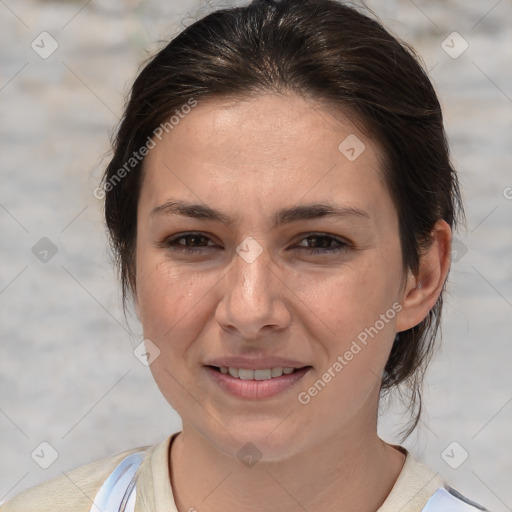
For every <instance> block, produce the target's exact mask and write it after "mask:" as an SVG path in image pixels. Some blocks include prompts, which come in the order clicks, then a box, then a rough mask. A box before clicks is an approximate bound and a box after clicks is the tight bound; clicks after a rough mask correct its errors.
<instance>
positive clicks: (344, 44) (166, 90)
mask: <svg viewBox="0 0 512 512" xmlns="http://www.w3.org/2000/svg"><path fill="white" fill-rule="evenodd" d="M266 92H277V93H281V92H291V93H295V94H298V95H301V96H302V97H304V98H307V99H309V100H314V101H323V102H326V103H328V104H330V105H335V106H336V108H337V109H339V111H340V112H342V113H347V112H348V113H353V114H355V116H356V118H357V119H358V120H359V121H360V122H361V123H362V125H363V127H365V128H366V129H367V130H368V131H369V132H371V133H372V134H373V135H374V137H375V138H376V140H377V141H378V143H379V144H380V146H381V148H382V150H383V152H384V155H385V161H384V162H383V169H382V172H383V174H384V177H385V180H386V184H387V186H388V188H389V191H390V194H391V196H392V199H393V201H394V204H395V206H396V208H397V212H398V216H399V229H400V239H401V247H402V254H403V261H404V270H406V269H410V270H411V271H412V272H416V271H417V270H418V264H419V258H420V254H421V250H422V249H424V248H426V247H428V245H429V242H430V240H431V238H430V236H431V230H432V228H433V226H434V224H435V222H436V221H437V220H439V219H444V220H445V221H446V222H447V223H448V224H449V225H450V226H451V227H452V228H453V227H455V224H456V222H457V221H458V217H459V215H460V218H463V216H464V212H463V207H462V201H461V198H460V192H459V186H458V181H457V176H456V174H455V171H454V169H453V167H452V165H451V163H450V158H449V149H448V145H447V141H446V136H445V131H444V127H443V119H442V113H441V108H440V105H439V102H438V99H437V97H436V94H435V91H434V89H433V87H432V84H431V82H430V80H429V79H428V77H427V75H426V73H425V71H424V70H423V69H422V67H421V65H420V64H419V63H418V58H417V57H416V56H415V53H414V51H413V50H412V48H411V47H409V46H408V45H407V44H406V43H404V42H402V41H399V40H398V39H397V38H395V37H393V36H392V35H391V34H389V33H388V32H387V31H386V30H385V29H384V27H383V26H382V25H381V24H380V22H379V21H377V20H376V19H374V17H373V16H372V17H370V16H369V15H365V14H362V13H361V12H359V11H358V10H357V9H355V8H353V7H349V6H346V5H343V4H341V3H338V2H336V1H335V0H281V1H278V0H254V1H252V2H251V3H250V4H249V5H248V6H246V7H237V8H226V9H220V10H217V11H215V12H212V13H210V14H209V15H207V16H205V17H204V18H202V19H200V20H198V21H196V22H195V23H193V24H192V25H190V26H188V27H187V28H186V29H185V30H183V31H182V32H181V33H179V34H178V35H177V36H176V37H175V38H174V39H173V40H172V41H170V42H169V43H168V44H167V45H166V46H165V47H164V48H163V49H161V50H160V51H159V52H158V53H157V54H156V55H155V56H154V57H153V58H152V59H151V60H150V61H149V62H148V63H147V64H146V65H145V67H144V68H143V70H142V71H141V72H140V74H139V75H138V77H137V79H136V80H135V82H134V84H133V88H132V91H131V95H130V98H129V101H128V103H127V105H126V108H125V111H124V115H123V118H122V120H121V123H120V125H119V128H118V132H117V136H116V139H115V141H114V143H113V146H114V154H113V157H112V160H111V161H110V163H109V165H108V167H107V169H106V171H105V174H104V177H103V182H102V186H103V187H104V191H105V193H106V194H105V219H106V223H107V227H108V230H109V234H110V240H111V244H112V248H113V251H114V256H115V258H116V263H117V264H118V268H119V271H120V277H121V282H122V291H123V303H124V304H126V297H127V294H128V292H130V291H132V292H133V291H134V290H135V240H136V221H137V202H138V197H139V192H140V188H141V177H142V167H143V159H140V161H134V162H133V164H134V165H133V166H132V167H131V168H129V169H127V167H126V162H128V161H130V159H131V158H133V154H134V152H137V151H138V150H139V149H140V148H141V147H143V146H144V145H146V144H147V141H149V140H150V139H151V138H152V137H153V138H154V134H155V129H156V128H157V127H158V126H159V125H161V124H162V123H165V122H166V120H168V119H169V116H172V115H173V114H174V113H178V112H179V109H181V108H182V107H183V105H186V104H187V103H189V102H190V101H191V99H193V101H201V100H202V99H206V98H221V97H227V98H236V97H240V98H244V97H247V96H251V95H258V94H261V93H266ZM177 110H178V112H176V111H177ZM123 166H124V167H123ZM122 168H124V169H125V170H126V172H124V173H122V179H114V178H119V176H120V170H121V169H122ZM443 292H444V287H443ZM442 296H443V293H441V295H440V297H439V299H438V301H437V303H436V304H435V306H434V307H433V308H432V310H431V311H430V312H429V314H428V316H427V317H426V318H425V319H424V320H423V321H422V322H421V323H419V324H418V325H416V326H415V327H413V328H411V329H409V330H407V331H404V332H401V333H400V334H399V335H398V336H397V338H396V340H395V342H394V345H393V347H392V350H391V354H390V357H389V360H388V362H387V364H386V368H385V373H384V377H383V381H382V391H387V390H389V389H390V388H393V387H395V386H397V385H399V384H401V383H406V384H407V385H408V386H407V389H408V390H409V391H410V393H409V399H410V400H409V405H410V407H411V412H413V413H414V414H413V420H412V422H411V424H410V425H409V428H408V429H406V430H404V432H406V435H405V437H406V436H407V435H409V434H410V433H411V432H412V430H413V429H414V428H415V427H416V425H417V423H418V421H419V417H420V413H421V393H420V388H421V383H422V380H423V375H424V372H425V369H426V366H427V364H428V361H429V360H430V357H431V355H432V350H433V346H434V341H435V338H436V335H437V332H438V329H439V327H440V318H441V308H442V300H443V299H442Z"/></svg>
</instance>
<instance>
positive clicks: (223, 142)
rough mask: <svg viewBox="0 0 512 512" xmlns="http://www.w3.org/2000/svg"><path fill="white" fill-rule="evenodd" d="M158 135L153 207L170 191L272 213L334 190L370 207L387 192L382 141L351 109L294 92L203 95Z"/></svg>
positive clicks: (144, 196) (150, 158)
mask: <svg viewBox="0 0 512 512" xmlns="http://www.w3.org/2000/svg"><path fill="white" fill-rule="evenodd" d="M155 142H156V147H155V148H154V149H152V150H151V151H150V152H149V154H148V155H147V157H146V159H145V163H144V174H145V178H144V183H143V187H142V193H141V202H142V203H144V204H145V203H151V205H149V204H148V207H149V206H151V207H152V208H153V207H154V206H155V205H157V204H158V203H162V202H164V201H165V200H166V196H168V195H172V196H173V197H176V196H177V195H178V196H182V197H184V198H186V199H189V200H194V202H196V203H197V202H205V203H207V204H212V203H214V204H215V205H216V206H222V205H220V204H219V199H221V198H222V201H226V200H228V199H229V201H230V202H232V203H233V204H238V205H239V206H244V208H245V209H246V210H250V209H251V208H255V209H258V211H260V212H265V211H267V210H268V211H269V212H271V211H273V210H274V209H275V208H273V206H272V205H274V206H275V205H276V204H278V203H279V204H280V205H282V204H283V202H285V201H286V202H288V203H296V202H298V201H300V200H301V199H304V200H305V201H306V200H307V201H314V200H318V199H321V200H325V199H327V198H331V199H332V198H333V197H334V196H336V198H337V199H338V203H344V204H346V205H348V206H354V207H356V206H361V207H362V206H364V205H366V206H371V205H372V204H375V202H376V201H377V202H378V201H379V200H382V195H383V194H386V191H385V185H384V182H383V180H382V174H381V171H380V168H381V164H380V162H381V152H380V150H379V147H378V144H376V143H375V142H374V141H373V140H372V139H370V138H369V137H368V136H367V135H366V134H364V133H362V132H361V131H360V129H358V128H357V127H356V126H355V125H354V124H353V123H352V122H351V120H350V118H349V117H347V116H346V115H343V114H342V113H340V112H334V111H332V110H329V108H328V107H327V106H326V105H321V104H318V103H314V102H310V101H306V100H304V99H302V98H300V97H298V96H294V95H277V94H267V95H261V96H256V97H253V98H249V99H243V100H233V99H231V100H219V99H210V100H206V101H202V102H201V101H199V102H198V105H197V106H196V107H195V108H194V109H192V111H191V112H190V113H189V114H187V115H185V116H183V118H182V119H181V120H180V121H179V123H178V124H177V125H175V126H174V127H173V129H172V130H170V131H169V133H164V135H163V137H162V140H161V141H158V140H157V139H155ZM379 196H380V199H379ZM355 202H358V203H359V204H358V205H356V204H354V203H355Z"/></svg>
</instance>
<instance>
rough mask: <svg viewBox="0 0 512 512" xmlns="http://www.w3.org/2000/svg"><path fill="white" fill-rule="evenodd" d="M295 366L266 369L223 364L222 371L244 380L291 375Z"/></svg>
mask: <svg viewBox="0 0 512 512" xmlns="http://www.w3.org/2000/svg"><path fill="white" fill-rule="evenodd" d="M294 370H295V368H281V367H276V368H266V369H265V370H248V369H246V368H233V367H232V366H230V367H228V368H227V367H225V366H221V367H220V372H221V373H223V374H227V373H229V375H231V377H234V378H235V379H242V380H269V379H272V378H274V377H281V376H282V375H283V374H284V375H289V374H290V373H293V371H294Z"/></svg>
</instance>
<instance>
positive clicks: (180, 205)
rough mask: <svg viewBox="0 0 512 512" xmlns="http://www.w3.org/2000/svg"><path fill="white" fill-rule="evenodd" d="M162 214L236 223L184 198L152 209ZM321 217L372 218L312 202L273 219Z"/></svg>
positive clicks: (361, 212) (276, 222) (358, 211)
mask: <svg viewBox="0 0 512 512" xmlns="http://www.w3.org/2000/svg"><path fill="white" fill-rule="evenodd" d="M162 214H166V215H183V216H186V217H191V218H194V219H201V220H210V221H216V222H221V223H222V224H225V225H226V226H228V227H233V226H235V225H236V221H235V219H234V218H232V217H230V216H229V215H227V214H225V213H223V212H221V211H218V210H215V209H213V208H210V207H209V206H206V205H204V204H194V203H188V202H186V201H182V200H173V199H170V200H168V201H166V202H165V203H163V204H161V205H159V206H156V207H155V208H153V209H152V210H151V213H150V217H153V216H156V215H162ZM320 217H333V218H346V217H359V218H361V219H367V220H369V219H370V216H369V215H368V213H367V212H365V211H364V210H361V209H359V208H354V207H350V206H338V205H335V204H330V203H312V204H304V205H298V206H293V207H289V208H283V209H282V210H279V211H277V212H275V213H274V215H273V219H272V221H273V226H274V227H276V226H279V225H282V224H286V223H291V222H297V221H305V220H311V219H317V218H320Z"/></svg>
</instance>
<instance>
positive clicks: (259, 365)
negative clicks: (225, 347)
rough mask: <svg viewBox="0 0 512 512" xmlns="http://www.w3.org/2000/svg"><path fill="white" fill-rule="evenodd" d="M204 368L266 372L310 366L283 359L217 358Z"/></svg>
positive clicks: (207, 363)
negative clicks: (215, 367) (268, 369)
mask: <svg viewBox="0 0 512 512" xmlns="http://www.w3.org/2000/svg"><path fill="white" fill-rule="evenodd" d="M205 365H206V366H217V367H219V368H220V367H221V366H224V367H226V368H229V367H232V368H246V369H249V370H266V369H267V368H303V367H304V366H310V365H307V364H304V363H301V362H299V361H295V360H293V359H285V358H283V357H273V356H272V357H258V358H250V357H242V356H232V357H219V358H217V359H211V360H209V361H208V362H206V363H205Z"/></svg>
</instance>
